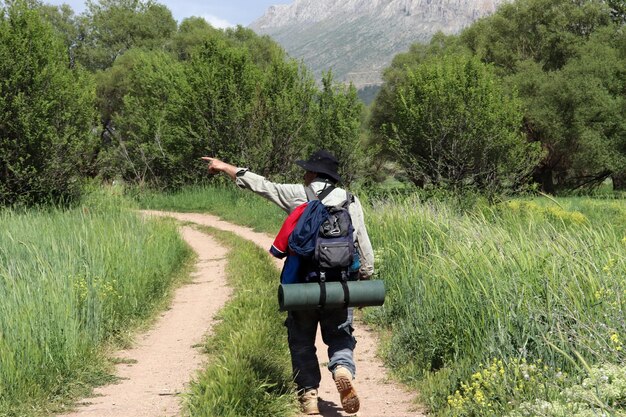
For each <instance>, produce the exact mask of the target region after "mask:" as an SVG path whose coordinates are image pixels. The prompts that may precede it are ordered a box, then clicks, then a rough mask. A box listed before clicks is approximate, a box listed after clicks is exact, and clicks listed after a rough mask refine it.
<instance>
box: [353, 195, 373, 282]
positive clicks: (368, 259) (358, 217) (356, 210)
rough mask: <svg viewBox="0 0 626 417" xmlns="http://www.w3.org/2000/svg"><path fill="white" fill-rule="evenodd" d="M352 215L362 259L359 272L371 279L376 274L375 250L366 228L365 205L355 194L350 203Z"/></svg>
mask: <svg viewBox="0 0 626 417" xmlns="http://www.w3.org/2000/svg"><path fill="white" fill-rule="evenodd" d="M349 211H350V216H351V217H352V225H353V226H354V231H355V233H356V240H357V245H358V250H359V256H360V260H361V268H360V269H359V272H360V273H361V276H362V277H363V278H365V279H369V278H370V277H371V276H372V275H374V250H373V249H372V243H371V242H370V238H369V235H368V234H367V229H366V228H365V217H364V215H363V207H362V206H361V202H360V201H359V199H358V198H357V197H356V196H355V197H354V203H352V204H350V208H349Z"/></svg>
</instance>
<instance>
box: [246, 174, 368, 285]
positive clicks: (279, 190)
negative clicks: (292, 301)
mask: <svg viewBox="0 0 626 417" xmlns="http://www.w3.org/2000/svg"><path fill="white" fill-rule="evenodd" d="M236 181H237V185H238V186H239V187H241V188H245V189H248V190H251V191H253V192H255V193H256V194H259V195H260V196H263V197H265V198H266V199H268V200H269V201H271V202H273V203H275V204H276V205H277V206H278V207H280V208H281V209H283V210H284V211H286V212H287V213H291V212H292V211H293V210H294V209H295V208H296V207H298V206H299V205H301V204H303V203H306V201H307V198H306V192H305V191H304V186H303V185H302V184H277V183H274V182H271V181H268V180H267V179H266V178H265V177H262V176H260V175H257V174H255V173H253V172H250V171H248V170H247V169H246V168H240V169H239V170H238V172H237V180H236ZM327 186H328V183H327V182H325V181H324V180H315V181H313V182H312V183H311V188H312V189H313V191H314V192H315V193H316V194H319V193H321V192H322V190H324V188H325V187H327ZM346 198H347V193H346V191H345V190H344V189H341V188H335V189H334V190H333V191H331V192H330V194H328V196H326V198H324V200H323V203H324V204H326V205H329V206H334V205H338V204H341V203H343V202H344V201H345V200H346ZM348 211H349V212H350V216H351V217H352V225H353V226H354V232H355V233H354V240H355V243H356V246H357V250H358V251H359V256H360V261H361V268H360V270H359V272H360V273H361V276H362V277H363V278H370V277H371V276H372V275H373V274H374V251H373V250H372V244H371V242H370V238H369V236H368V235H367V230H366V229H365V219H364V216H363V207H362V206H361V203H360V202H359V199H358V198H357V197H356V196H354V203H352V204H350V206H349V207H348Z"/></svg>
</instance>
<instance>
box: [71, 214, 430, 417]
mask: <svg viewBox="0 0 626 417" xmlns="http://www.w3.org/2000/svg"><path fill="white" fill-rule="evenodd" d="M144 214H146V215H153V216H168V217H173V218H175V219H177V220H180V221H183V222H191V223H196V224H199V225H204V226H211V227H214V228H217V229H221V230H226V231H230V232H233V233H236V234H237V235H239V236H240V237H243V238H245V239H248V240H251V241H253V242H255V243H256V244H257V245H259V246H260V247H261V248H263V249H265V250H268V249H269V247H270V246H271V244H272V241H273V238H272V237H269V236H267V235H265V234H263V233H258V232H254V231H253V230H251V229H249V228H246V227H241V226H237V225H234V224H231V223H228V222H224V221H222V220H220V219H219V218H218V217H215V216H211V215H208V214H196V213H172V212H157V211H145V212H144ZM181 232H182V234H183V237H184V239H185V241H186V242H187V243H188V244H189V245H190V246H191V247H192V248H193V250H194V251H195V252H196V253H197V254H198V263H197V265H196V271H195V272H194V274H193V282H192V283H191V284H189V285H186V286H183V287H181V288H180V289H178V290H177V292H176V295H175V298H174V300H173V303H172V305H171V307H170V309H169V310H167V311H166V312H165V313H163V314H162V316H161V317H160V319H159V320H158V321H157V322H156V324H155V326H154V328H153V329H152V330H150V331H149V332H147V333H146V334H143V335H141V336H139V337H138V339H137V343H136V346H135V347H134V348H132V349H130V350H125V351H121V352H119V353H117V354H116V356H117V357H119V358H121V359H122V362H123V363H121V364H119V365H118V366H117V368H116V375H117V376H118V377H119V378H120V382H119V383H117V384H112V385H109V386H106V387H102V388H98V389H97V390H96V391H95V394H96V397H94V398H90V399H87V400H85V401H84V402H83V404H82V405H81V406H79V407H78V409H77V410H76V411H75V412H73V413H71V414H66V415H64V416H59V417H162V416H180V415H181V407H180V398H179V397H178V394H180V393H181V392H184V390H185V386H186V384H187V383H188V382H189V381H190V380H191V379H192V378H193V376H194V373H195V372H196V371H197V370H199V369H200V368H201V367H202V362H203V360H205V359H206V358H205V357H203V355H202V353H201V351H200V348H199V347H198V346H200V344H201V342H202V339H203V336H204V335H206V334H207V333H208V332H210V330H211V327H212V326H213V324H214V319H213V317H214V316H215V313H217V312H218V311H219V309H220V308H221V307H222V306H223V305H224V304H225V303H226V301H227V300H228V298H229V296H230V293H231V291H230V289H229V288H228V287H226V286H225V282H226V278H225V272H224V267H225V260H224V257H225V256H226V249H224V248H223V247H221V246H220V245H218V244H217V242H216V241H215V240H214V239H212V238H211V237H210V236H208V235H206V234H204V233H201V232H198V231H196V230H194V229H192V228H190V227H182V228H181ZM268 256H269V255H268ZM274 261H275V264H276V266H277V268H282V261H279V260H276V259H275V260H274ZM277 282H278V272H277ZM277 308H278V301H277ZM357 316H358V315H357ZM355 328H356V330H355V337H356V338H357V342H358V343H357V347H356V350H355V359H356V361H357V378H356V381H355V387H356V390H357V393H358V394H359V398H360V400H361V410H360V411H359V413H358V416H359V417H409V416H412V417H420V416H424V414H422V412H421V411H418V409H419V406H418V405H416V403H415V402H414V399H415V395H414V393H411V392H409V391H408V390H406V389H404V388H403V387H401V386H400V385H398V384H396V383H394V382H391V381H389V378H388V374H387V371H386V369H385V367H384V366H383V364H382V362H381V360H380V359H379V358H378V357H377V355H376V351H377V345H378V340H377V339H376V336H375V334H374V332H373V331H372V330H371V329H369V328H368V327H367V326H366V325H365V324H363V323H361V322H359V321H358V317H357V322H356V323H355ZM285 337H286V335H285ZM317 341H318V343H317V351H318V357H319V360H320V366H321V368H322V383H321V386H320V389H319V396H320V412H321V414H322V415H323V416H325V417H343V416H347V415H348V414H345V413H344V412H343V411H342V410H341V405H340V402H339V395H338V394H337V390H336V388H335V385H334V382H333V380H332V377H331V374H330V372H328V370H327V369H326V363H327V361H328V356H327V354H326V346H325V345H324V344H323V342H322V338H321V336H320V334H319V332H318V336H317ZM192 417H193V416H192ZM268 417H270V416H268Z"/></svg>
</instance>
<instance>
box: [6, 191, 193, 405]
mask: <svg viewBox="0 0 626 417" xmlns="http://www.w3.org/2000/svg"><path fill="white" fill-rule="evenodd" d="M110 198H111V196H106V197H97V198H91V201H89V202H88V203H87V204H86V205H83V206H81V207H77V208H75V209H71V210H46V211H29V212H21V213H16V212H11V211H2V212H0V230H2V233H0V300H1V301H0V415H3V416H26V415H38V414H45V413H46V412H49V411H50V410H52V409H54V407H55V406H56V405H58V402H59V401H65V400H67V399H68V396H71V395H72V394H73V393H74V392H73V391H74V389H75V388H77V387H81V386H83V385H88V384H90V383H93V382H97V381H98V380H100V381H102V377H103V375H105V370H106V364H105V361H104V359H103V357H102V354H101V352H102V346H103V342H105V341H108V340H111V339H112V338H114V337H116V336H118V335H120V334H121V333H122V332H124V331H125V330H126V329H128V327H129V326H130V325H132V324H133V323H134V322H136V320H138V319H143V318H146V317H148V316H149V315H150V314H151V313H152V312H153V310H154V307H155V305H156V304H158V303H159V302H160V301H161V300H162V299H163V297H164V296H165V295H166V294H167V292H168V290H169V288H170V286H171V284H172V279H173V277H174V275H175V274H174V273H175V272H176V271H177V270H179V269H180V267H181V265H182V264H183V263H184V260H185V259H186V258H187V257H188V256H189V251H188V249H187V247H186V246H185V245H184V242H182V240H181V239H180V237H179V235H178V233H177V230H176V228H175V226H174V225H173V224H171V223H166V222H163V221H159V222H156V221H146V220H143V219H142V218H140V217H139V216H138V215H137V214H136V213H133V212H131V211H130V210H127V209H125V208H123V207H121V206H120V205H121V204H122V202H121V200H120V199H114V200H111V199H110Z"/></svg>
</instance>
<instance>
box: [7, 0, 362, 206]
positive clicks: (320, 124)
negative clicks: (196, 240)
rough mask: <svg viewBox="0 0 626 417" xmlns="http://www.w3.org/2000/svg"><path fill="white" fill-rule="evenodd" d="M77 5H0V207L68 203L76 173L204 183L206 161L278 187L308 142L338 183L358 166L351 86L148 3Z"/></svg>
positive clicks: (28, 0) (260, 42)
mask: <svg viewBox="0 0 626 417" xmlns="http://www.w3.org/2000/svg"><path fill="white" fill-rule="evenodd" d="M87 6H88V7H87V11H86V12H85V13H83V14H82V15H79V16H75V15H74V13H73V11H72V10H71V8H69V7H68V6H61V7H52V6H48V5H43V4H41V3H39V2H37V1H36V0H12V1H6V2H4V3H0V7H1V8H0V16H1V18H2V20H1V21H0V24H1V26H0V31H2V36H0V55H1V58H2V59H1V61H2V62H1V63H0V72H1V75H2V80H3V83H2V86H1V90H0V93H1V94H0V110H2V112H1V113H2V115H0V118H1V119H0V147H1V149H2V154H1V155H2V156H1V157H0V168H1V170H0V171H2V173H1V174H0V195H1V198H0V204H3V205H6V204H9V205H11V204H14V203H16V202H23V203H27V204H31V203H36V202H44V201H59V200H64V199H68V198H70V199H71V198H72V197H73V196H75V195H77V193H78V192H79V191H80V185H81V181H80V180H81V179H82V178H85V177H98V178H100V179H103V180H114V179H123V180H126V181H129V182H132V183H136V184H147V185H151V186H158V187H168V188H172V187H177V186H180V185H183V184H190V183H195V182H198V181H204V180H206V177H207V176H206V170H204V169H203V165H202V164H201V163H200V161H199V157H200V156H203V155H207V154H209V155H214V156H218V157H220V158H222V159H225V160H226V161H228V162H230V163H233V164H237V165H246V166H250V168H252V169H253V170H255V171H257V172H259V173H261V174H263V175H269V176H273V177H274V178H276V179H280V180H287V179H288V180H295V181H299V178H298V177H299V173H298V176H296V175H295V174H296V173H297V172H298V171H297V170H296V169H295V168H293V161H294V160H295V159H299V158H303V157H306V156H307V154H308V153H309V152H310V151H311V150H312V149H313V148H328V149H329V150H331V151H334V152H335V153H336V154H337V155H339V156H340V157H341V158H342V163H343V166H342V169H343V170H344V172H345V173H346V175H345V178H346V180H347V181H348V182H350V181H352V180H353V179H354V178H355V177H356V176H357V175H358V172H357V171H358V169H359V167H360V166H362V165H364V164H363V161H364V156H365V155H366V152H365V151H364V150H363V148H362V147H361V146H360V144H361V140H362V132H361V130H360V120H361V111H362V106H361V105H360V104H359V102H358V100H357V98H356V97H357V96H356V92H355V90H354V89H353V88H344V87H343V86H339V85H338V84H336V83H334V82H333V81H332V76H331V75H330V74H328V75H327V80H326V81H325V82H324V83H323V86H317V85H316V84H315V81H314V79H313V78H312V75H311V74H310V73H309V72H308V71H307V70H306V69H305V68H304V67H303V66H302V64H299V63H298V62H296V61H295V60H292V59H290V58H288V57H287V56H286V54H285V52H284V51H283V50H282V49H281V48H280V47H279V46H278V45H277V44H276V43H275V42H273V41H271V40H270V39H269V38H268V37H260V36H257V35H256V34H255V33H254V32H252V31H250V30H248V29H244V28H242V27H238V28H236V29H228V30H225V31H223V30H218V29H214V28H213V27H211V26H210V25H209V24H208V23H206V21H204V20H203V19H200V18H189V19H186V20H184V21H183V22H182V23H181V24H180V25H177V23H176V22H175V21H174V19H173V18H172V15H171V12H170V11H169V10H167V8H165V7H164V6H162V5H159V4H157V3H154V2H152V1H141V0H102V1H99V2H94V1H90V2H88V4H87ZM96 113H99V115H100V123H96V122H95V120H94V119H95V117H94V115H95V114H96ZM44 152H45V154H44Z"/></svg>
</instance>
